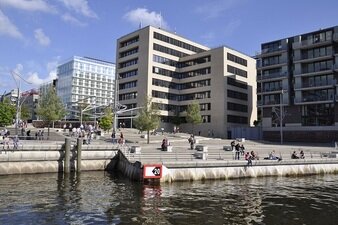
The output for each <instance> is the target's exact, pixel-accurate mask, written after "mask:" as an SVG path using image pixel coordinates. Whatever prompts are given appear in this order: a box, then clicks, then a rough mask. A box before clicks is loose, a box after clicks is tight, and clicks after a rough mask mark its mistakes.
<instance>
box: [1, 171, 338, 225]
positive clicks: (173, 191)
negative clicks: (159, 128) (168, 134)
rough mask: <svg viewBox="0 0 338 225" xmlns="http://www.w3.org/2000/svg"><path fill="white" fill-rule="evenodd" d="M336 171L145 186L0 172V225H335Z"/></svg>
mask: <svg viewBox="0 0 338 225" xmlns="http://www.w3.org/2000/svg"><path fill="white" fill-rule="evenodd" d="M337 193H338V175H316V176H302V177H300V176H299V177H263V178H246V179H232V180H217V181H208V180H207V181H194V182H174V183H170V184H169V183H161V184H159V185H144V184H142V183H135V182H131V181H129V180H128V179H124V178H122V177H121V176H119V175H114V174H110V173H107V172H102V171H101V172H82V173H81V174H79V175H76V174H70V175H67V176H64V175H62V174H54V173H51V174H34V175H10V176H0V195H1V196H0V197H1V201H0V224H6V225H11V224H13V225H14V224H15V225H17V224H25V225H27V224H40V225H41V224H166V225H167V224H178V225H179V224H182V225H185V224H189V225H199V224H201V225H202V224H203V225H204V224H208V225H209V224H267V225H270V224H309V225H313V224H326V225H327V224H337V223H338V194H337Z"/></svg>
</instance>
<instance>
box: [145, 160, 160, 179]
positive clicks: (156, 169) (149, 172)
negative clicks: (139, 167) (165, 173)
mask: <svg viewBox="0 0 338 225" xmlns="http://www.w3.org/2000/svg"><path fill="white" fill-rule="evenodd" d="M161 177H162V165H161V164H158V165H144V166H143V178H145V179H148V178H155V179H160V178H161Z"/></svg>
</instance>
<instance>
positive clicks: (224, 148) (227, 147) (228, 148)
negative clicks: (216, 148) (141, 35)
mask: <svg viewBox="0 0 338 225" xmlns="http://www.w3.org/2000/svg"><path fill="white" fill-rule="evenodd" d="M223 150H224V151H232V149H231V146H229V145H225V146H223Z"/></svg>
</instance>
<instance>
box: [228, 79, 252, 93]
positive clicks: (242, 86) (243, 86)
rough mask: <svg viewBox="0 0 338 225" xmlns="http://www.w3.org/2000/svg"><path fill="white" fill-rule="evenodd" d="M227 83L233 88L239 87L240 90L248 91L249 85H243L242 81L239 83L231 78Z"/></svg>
mask: <svg viewBox="0 0 338 225" xmlns="http://www.w3.org/2000/svg"><path fill="white" fill-rule="evenodd" d="M227 83H228V85H231V86H235V87H239V88H242V89H246V90H247V89H248V84H246V83H243V82H241V81H237V80H236V79H234V78H231V77H227Z"/></svg>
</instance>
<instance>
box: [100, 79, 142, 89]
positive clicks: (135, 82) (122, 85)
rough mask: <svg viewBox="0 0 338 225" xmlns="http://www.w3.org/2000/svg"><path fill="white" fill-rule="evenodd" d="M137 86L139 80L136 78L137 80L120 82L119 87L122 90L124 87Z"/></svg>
mask: <svg viewBox="0 0 338 225" xmlns="http://www.w3.org/2000/svg"><path fill="white" fill-rule="evenodd" d="M136 86H137V81H136V80H135V81H131V82H127V83H123V84H119V89H120V90H122V89H128V88H134V87H136ZM102 88H103V87H102ZM103 89H104V88H103Z"/></svg>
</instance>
